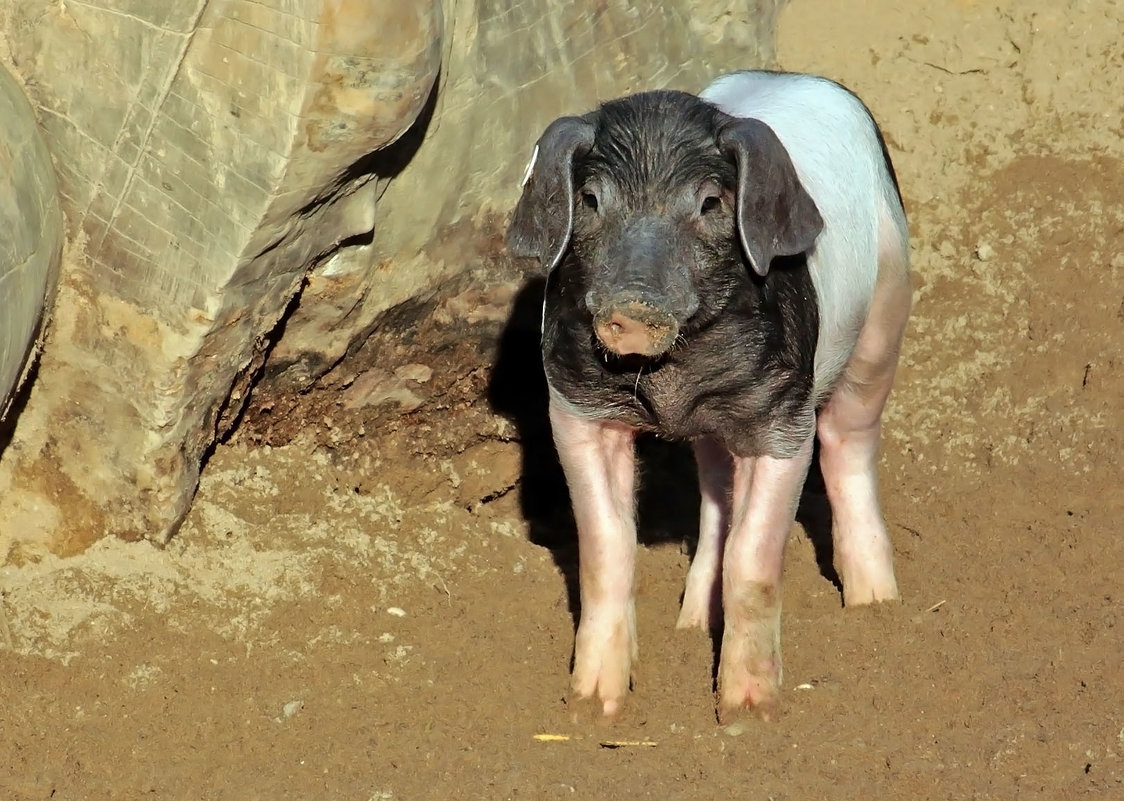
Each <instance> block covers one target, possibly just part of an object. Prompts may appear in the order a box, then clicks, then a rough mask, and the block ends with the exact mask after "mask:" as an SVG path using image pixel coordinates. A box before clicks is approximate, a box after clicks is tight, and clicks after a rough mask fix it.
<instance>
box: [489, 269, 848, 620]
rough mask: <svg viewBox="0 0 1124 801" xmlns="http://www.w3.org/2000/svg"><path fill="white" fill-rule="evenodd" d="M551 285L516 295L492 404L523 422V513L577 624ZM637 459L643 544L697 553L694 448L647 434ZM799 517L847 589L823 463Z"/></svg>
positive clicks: (574, 546) (532, 284)
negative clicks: (550, 350)
mask: <svg viewBox="0 0 1124 801" xmlns="http://www.w3.org/2000/svg"><path fill="white" fill-rule="evenodd" d="M544 286H545V282H544V280H543V279H542V278H541V277H535V278H532V279H530V280H529V281H528V282H527V283H526V284H525V285H524V287H523V288H522V290H521V291H520V292H519V293H518V295H517V296H516V299H515V303H514V305H513V307H512V311H511V315H510V317H509V318H508V321H507V323H506V325H505V327H504V331H503V334H502V335H501V337H500V342H499V346H498V349H497V353H496V360H495V364H494V366H493V369H492V377H491V380H490V382H489V385H488V401H489V403H490V404H491V406H492V409H493V410H494V411H495V412H496V413H498V414H501V415H503V416H505V417H506V418H508V419H509V420H511V421H512V423H513V424H514V425H515V428H516V431H517V436H518V439H519V443H520V446H521V449H522V475H521V478H520V482H519V489H518V492H519V496H518V497H519V505H520V511H521V513H522V515H523V517H524V519H525V520H526V521H527V523H528V525H529V528H530V540H531V542H533V543H535V544H536V545H540V546H542V547H544V548H547V549H549V551H550V553H551V556H552V558H553V559H554V562H555V564H556V565H557V566H558V569H559V571H560V572H561V573H562V575H563V576H564V578H565V581H566V590H567V596H568V604H569V610H570V614H571V616H572V617H573V621H574V625H575V627H576V626H577V623H578V618H579V613H580V593H579V589H578V542H577V530H576V527H575V524H574V518H573V513H572V510H571V508H570V497H569V493H568V491H567V488H566V478H565V476H564V475H563V473H562V467H561V465H560V464H559V462H558V455H557V453H556V451H555V449H554V441H553V439H552V437H551V432H550V420H549V418H548V415H547V402H548V395H547V386H546V376H545V375H544V373H543V367H542V356H541V352H540V349H539V345H540V325H541V320H542V300H543V289H544ZM637 462H638V464H639V471H640V479H641V480H640V481H639V482H638V486H639V495H638V498H637V512H638V520H637V531H638V537H639V540H640V543H641V545H653V544H658V543H684V544H685V546H686V548H687V550H688V551H689V552H690V553H691V555H692V556H693V555H694V548H695V544H696V537H697V526H698V506H699V488H698V481H697V478H696V475H695V464H694V458H693V456H692V454H691V448H690V446H688V445H687V444H685V443H674V442H665V441H662V440H659V439H657V438H655V437H649V436H642V437H640V439H639V440H638V442H637ZM797 520H798V521H799V522H800V523H801V525H802V526H803V527H804V529H805V531H806V532H807V534H808V536H809V538H810V539H811V541H812V543H813V546H814V548H815V553H816V562H817V565H818V566H819V569H820V573H821V574H822V575H823V576H824V577H825V578H827V579H828V580H829V581H832V582H833V583H834V584H835V585H836V586H837V587H838V586H840V585H839V580H838V577H837V576H836V574H835V570H834V569H833V568H832V550H831V510H830V507H829V506H828V504H827V498H826V496H825V495H824V491H823V479H822V478H821V477H820V475H819V470H818V467H816V466H815V462H813V468H812V472H811V474H810V475H809V477H808V481H807V482H806V485H805V491H804V495H803V497H802V498H801V502H800V508H799V511H798V512H797ZM673 622H674V621H669V623H668V624H669V625H671V624H672V623H673Z"/></svg>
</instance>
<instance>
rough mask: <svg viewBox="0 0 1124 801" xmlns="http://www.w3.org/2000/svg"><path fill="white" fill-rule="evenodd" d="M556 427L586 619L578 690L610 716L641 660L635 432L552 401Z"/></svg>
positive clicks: (575, 679) (577, 663)
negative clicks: (635, 601)
mask: <svg viewBox="0 0 1124 801" xmlns="http://www.w3.org/2000/svg"><path fill="white" fill-rule="evenodd" d="M550 421H551V426H552V428H553V432H554V442H555V446H556V447H557V449H558V456H559V459H560V461H561V462H562V468H563V470H564V471H565V473H566V483H567V485H568V486H569V489H570V498H571V501H572V503H573V507H574V518H575V520H576V522H577V526H578V560H579V567H578V569H579V577H578V578H579V585H580V588H581V589H580V592H581V618H580V620H579V622H578V631H577V635H576V638H575V642H574V672H573V676H572V687H573V690H574V694H575V695H576V696H577V697H578V698H594V697H596V698H597V699H598V700H599V701H600V702H601V710H602V712H603V714H604V715H605V716H606V717H612V716H613V715H615V714H616V713H617V712H618V711H619V710H620V707H621V704H622V703H623V701H624V698H625V695H627V693H628V689H629V681H630V678H631V673H632V663H633V661H634V660H635V659H636V656H637V648H636V615H635V611H634V608H633V598H632V592H633V575H634V571H635V562H636V523H635V513H634V506H633V494H634V487H635V448H634V439H635V432H634V431H633V430H632V429H631V428H629V427H628V426H624V425H621V424H619V423H613V422H605V421H597V420H589V419H586V418H583V417H579V416H577V415H575V414H573V413H572V412H569V411H567V410H566V409H564V408H562V406H561V405H560V404H557V403H555V402H553V401H552V402H551V405H550Z"/></svg>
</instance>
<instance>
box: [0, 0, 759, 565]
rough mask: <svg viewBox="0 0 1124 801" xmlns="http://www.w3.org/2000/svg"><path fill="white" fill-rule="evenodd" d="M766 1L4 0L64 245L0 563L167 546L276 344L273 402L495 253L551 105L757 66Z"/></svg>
mask: <svg viewBox="0 0 1124 801" xmlns="http://www.w3.org/2000/svg"><path fill="white" fill-rule="evenodd" d="M777 5H778V0H751V1H750V2H730V0H664V1H663V2H654V0H648V1H646V2H644V1H642V2H627V0H601V2H598V3H593V4H565V3H555V2H551V0H522V1H521V2H520V1H518V0H509V1H508V2H495V0H481V1H480V2H477V3H458V2H454V0H445V2H438V1H437V0H416V1H415V2H401V0H361V1H360V0H291V2H287V3H285V4H276V7H271V5H270V4H269V3H262V2H257V1H254V2H251V1H250V0H227V1H226V2H205V0H193V2H188V3H175V2H169V1H168V0H163V1H162V2H136V1H130V2H122V1H121V0H90V2H84V3H58V2H55V0H22V2H20V3H17V4H14V6H13V5H10V4H5V5H4V7H3V8H0V58H3V57H4V55H5V54H7V60H9V61H10V63H11V64H13V65H14V67H15V69H16V70H17V71H18V72H19V73H20V74H21V75H22V76H23V77H24V79H25V80H26V83H27V85H28V87H29V89H28V94H29V95H30V96H31V98H32V101H33V103H34V104H35V105H36V107H37V112H38V115H39V118H40V121H41V127H42V131H43V134H44V136H45V138H46V140H47V143H48V145H49V147H50V148H51V150H52V151H53V153H54V156H55V161H56V165H57V170H58V173H59V179H60V186H61V194H62V200H63V210H64V212H65V215H66V220H67V233H68V235H69V238H70V242H71V244H72V247H71V248H70V249H69V251H68V252H70V253H72V255H73V258H71V259H68V262H67V264H66V265H65V267H64V276H63V280H62V286H61V289H60V293H59V298H58V303H57V312H56V314H55V321H54V324H53V328H52V331H51V335H50V340H49V344H48V347H47V348H46V351H45V353H44V356H43V359H42V364H41V368H40V370H39V377H38V380H37V382H36V384H35V386H34V388H33V390H32V392H31V394H30V397H29V399H28V403H27V405H26V408H24V409H23V411H22V413H21V415H20V417H19V420H18V425H17V427H16V430H15V436H14V439H13V442H12V444H11V446H10V447H8V448H7V449H6V450H5V451H4V452H3V453H2V454H0V521H2V522H0V560H2V559H3V554H4V553H6V552H8V551H10V550H11V548H12V545H13V544H18V545H19V546H20V547H21V548H22V549H27V550H34V549H35V548H37V547H46V548H50V549H51V550H54V551H56V552H65V551H72V550H76V549H79V548H81V547H84V546H85V545H87V544H88V543H90V542H92V541H93V540H94V539H96V538H98V537H101V536H103V535H106V534H114V535H118V536H123V537H129V538H139V537H148V538H150V539H152V540H155V541H157V542H163V541H165V540H166V539H167V538H168V537H169V536H170V535H171V534H172V533H173V532H174V531H175V529H176V527H177V525H178V524H179V522H180V521H181V520H182V518H183V515H184V514H185V513H186V510H187V508H188V505H189V503H190V499H191V497H192V494H193V492H194V490H195V487H196V484H197V480H198V474H199V469H200V464H201V461H202V460H203V458H204V455H205V454H206V452H207V450H208V448H210V447H211V446H212V445H213V443H214V442H215V440H216V438H217V437H219V436H221V435H222V434H223V433H224V432H225V431H226V430H227V429H228V428H229V426H230V425H231V423H232V421H234V420H236V419H237V416H238V413H239V411H240V409H241V408H242V405H243V403H244V402H245V399H246V396H247V393H248V388H249V386H250V384H251V382H252V381H253V380H255V378H256V377H257V376H259V375H260V373H261V370H262V366H263V365H264V364H265V362H266V360H267V358H269V359H270V360H271V363H272V365H273V369H272V370H271V371H270V375H271V376H274V377H275V378H274V385H273V389H274V391H278V390H291V389H295V388H300V387H302V386H304V385H306V384H307V383H308V382H309V381H312V380H314V379H315V378H316V377H317V376H318V375H320V374H321V373H323V372H324V370H326V369H327V368H328V367H329V366H331V365H332V364H334V363H335V362H336V361H338V359H339V358H341V357H342V356H343V354H344V353H345V352H346V351H347V350H348V348H349V347H350V346H351V345H352V344H353V343H354V342H355V341H356V340H357V338H361V337H362V336H363V335H364V334H365V333H366V332H367V331H369V330H370V329H371V327H372V325H373V324H374V322H375V321H376V320H378V319H379V317H380V315H382V314H383V313H384V312H386V311H387V310H388V309H390V308H391V307H393V306H395V305H397V304H400V303H402V302H403V301H406V300H408V299H410V298H413V297H416V296H418V295H420V294H425V293H432V292H434V291H435V290H436V289H437V288H438V287H440V286H442V285H443V283H444V282H446V281H447V280H448V278H449V277H450V276H451V275H453V274H455V273H457V272H459V271H463V270H464V269H465V267H466V266H468V262H470V261H471V254H472V253H473V252H479V250H480V249H481V248H483V247H485V246H486V244H487V243H494V241H495V238H496V234H497V232H498V231H499V230H500V226H501V222H502V219H501V218H502V216H503V214H504V213H505V212H506V210H507V209H508V208H509V207H510V206H511V204H512V203H513V202H514V199H515V197H516V194H517V192H518V183H519V177H520V175H521V173H522V170H523V168H524V165H525V163H526V160H527V157H528V155H529V151H530V147H531V145H532V144H533V141H534V139H535V137H536V136H537V134H538V132H539V131H540V130H541V129H542V127H544V126H545V124H546V123H547V122H548V121H549V120H550V119H552V118H553V117H555V116H557V115H559V114H561V113H564V112H567V111H572V110H575V109H582V108H588V107H590V106H592V105H594V104H595V103H596V102H597V101H598V100H601V99H605V98H608V97H611V96H615V95H619V94H622V93H626V92H629V91H633V90H637V89H641V88H653V87H660V86H676V87H680V88H686V89H697V88H699V87H700V86H701V85H702V84H703V83H704V82H705V80H706V78H707V77H708V76H709V75H711V74H713V73H715V72H718V71H721V70H728V69H736V68H743V67H751V66H757V65H761V64H763V63H767V62H768V61H769V59H770V58H771V39H772V31H773V24H774V18H775V15H776V6H777ZM282 321H284V326H283V331H284V334H283V336H280V332H281V330H282V327H281V326H279V324H280V323H281V322H282ZM6 544H7V547H5V545H6Z"/></svg>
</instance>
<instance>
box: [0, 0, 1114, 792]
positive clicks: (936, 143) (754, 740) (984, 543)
mask: <svg viewBox="0 0 1124 801" xmlns="http://www.w3.org/2000/svg"><path fill="white" fill-rule="evenodd" d="M1122 14H1124V9H1122V8H1121V6H1120V5H1119V4H1118V3H1115V2H1111V1H1110V0H1075V1H1074V2H1068V3H1066V2H1058V1H1057V0H1023V1H1022V2H1003V1H1002V0H1000V1H999V2H996V0H993V1H992V2H989V3H978V2H969V1H968V0H959V1H958V2H951V1H950V0H942V1H941V2H932V3H916V4H914V3H900V2H891V1H890V0H869V2H865V3H861V4H860V3H837V2H834V1H833V0H793V2H792V3H791V5H790V7H789V8H788V9H787V10H786V11H785V12H784V14H783V15H782V19H781V23H780V34H779V57H780V63H781V65H782V66H784V67H785V68H789V69H797V70H808V71H815V72H821V73H824V74H827V75H830V76H832V77H835V78H837V79H840V80H842V81H843V82H845V83H846V84H848V85H849V86H851V87H852V88H853V89H854V90H856V91H857V92H858V93H859V94H860V95H861V96H863V97H864V98H865V99H867V101H868V102H869V104H870V106H871V107H872V108H873V110H874V112H875V114H876V116H877V117H878V119H879V120H880V121H881V122H882V124H883V126H884V128H885V131H886V134H887V138H888V141H889V143H890V149H891V153H892V155H893V157H894V159H895V162H896V165H897V168H898V175H899V178H900V181H901V184H902V188H903V192H904V195H905V198H906V202H907V207H908V210H909V212H910V214H911V225H912V232H913V264H914V270H915V284H916V294H915V305H914V309H915V313H914V317H913V321H912V324H911V327H910V331H909V335H908V340H907V343H906V347H905V352H904V357H903V363H902V368H901V371H900V376H899V380H898V384H897V390H896V392H895V395H894V397H893V398H892V401H891V407H890V409H889V410H888V414H887V419H886V427H885V428H886V437H885V443H884V448H883V451H884V453H883V460H882V477H883V496H884V506H885V512H886V516H887V520H888V522H889V524H890V527H891V530H892V534H893V536H894V539H895V548H896V558H897V566H898V578H899V582H900V584H901V587H902V589H903V593H904V600H903V602H902V603H901V604H895V605H886V606H881V607H878V608H874V609H859V610H844V609H842V608H841V600H840V594H839V592H838V590H837V588H836V586H835V585H834V584H833V583H832V581H831V580H830V569H829V568H828V567H827V565H824V568H823V569H822V570H821V568H820V563H822V562H823V561H824V555H823V554H822V553H821V554H817V551H816V547H815V546H814V545H813V540H812V539H810V538H809V536H808V535H807V533H806V532H805V529H804V528H802V527H799V526H798V527H796V528H794V530H793V535H792V538H791V541H790V545H789V548H788V554H787V561H786V577H785V581H786V587H785V606H784V614H783V628H784V650H785V660H786V664H785V679H786V685H785V688H784V692H783V703H784V709H783V713H782V715H781V717H780V719H779V720H778V721H776V722H773V723H769V724H765V723H760V722H753V723H750V724H748V725H739V726H737V727H734V728H726V729H723V728H720V727H718V726H717V725H716V723H715V717H714V706H713V704H714V698H713V687H712V672H713V667H714V666H713V647H712V644H711V642H710V641H709V639H708V638H707V637H706V636H705V635H703V634H702V633H701V632H697V633H683V632H677V631H675V630H674V628H673V623H674V620H675V616H676V612H677V604H678V601H679V594H680V592H681V589H682V581H683V578H684V575H685V569H686V565H687V556H686V553H687V550H688V546H687V545H685V543H684V540H685V537H686V538H687V539H688V540H689V536H690V534H691V529H692V527H693V518H694V511H693V504H694V503H695V502H696V497H695V496H692V493H694V492H695V489H694V486H693V483H692V482H693V479H691V477H690V473H691V468H690V465H689V464H686V465H684V464H682V462H681V460H679V459H678V457H679V456H681V455H682V452H681V451H680V450H679V449H676V448H673V447H667V446H660V445H659V444H658V443H646V445H645V449H644V454H645V456H646V457H647V461H648V464H649V467H648V468H647V470H646V473H645V481H646V485H647V491H646V492H645V495H644V497H643V498H642V501H641V512H642V538H643V540H644V542H645V547H644V548H642V550H641V553H640V557H639V572H640V575H639V595H638V599H637V612H638V617H639V632H640V646H641V662H640V665H639V668H638V675H637V680H636V683H635V692H634V693H633V695H632V697H631V699H630V702H629V707H628V711H627V714H626V716H625V719H624V720H623V721H621V722H620V723H619V724H617V725H614V726H612V727H604V726H602V725H598V724H594V723H590V722H587V721H586V720H585V719H584V718H578V719H577V720H576V721H575V719H574V714H573V713H574V710H573V709H572V708H571V707H570V706H568V705H567V703H566V700H565V696H566V691H567V668H568V664H569V660H570V656H571V648H572V644H573V617H572V614H573V607H574V605H575V599H574V598H573V592H572V588H573V579H574V566H575V562H574V558H575V553H574V547H573V531H572V524H571V523H570V522H569V520H568V518H567V515H566V506H565V495H564V494H563V492H562V490H561V488H560V482H561V479H560V476H559V475H558V473H557V467H556V465H554V463H553V462H552V455H551V451H550V449H549V445H548V441H547V440H546V438H545V437H546V430H545V427H544V425H545V421H544V420H543V417H542V415H543V408H544V407H543V398H542V383H541V381H542V379H541V374H539V373H537V372H536V368H535V356H534V353H535V346H536V343H535V341H534V339H535V320H534V315H533V311H534V310H533V305H534V304H533V301H534V291H535V286H534V285H533V284H532V285H531V286H530V288H529V289H527V290H525V291H523V292H521V293H520V294H518V295H515V293H514V289H515V288H514V287H511V286H506V287H504V286H501V287H499V288H497V290H496V291H495V292H494V293H492V294H491V295H487V294H484V295H480V296H478V297H477V296H471V295H470V296H462V297H459V298H456V299H454V301H450V302H447V303H445V304H444V305H443V306H442V307H441V308H439V309H436V310H435V311H434V318H435V319H436V320H437V321H438V322H439V323H441V324H444V325H446V326H448V327H452V328H456V327H457V326H459V325H462V324H463V323H464V320H465V319H468V320H469V322H474V323H478V324H479V325H480V326H483V327H482V328H480V329H479V330H480V331H484V334H486V333H487V325H493V326H494V327H497V328H498V326H500V325H501V324H502V323H503V321H504V320H505V319H506V317H507V311H508V309H509V307H510V306H511V303H512V301H513V300H514V301H515V307H516V309H517V313H516V314H515V315H514V316H513V318H512V319H511V321H510V323H508V324H507V333H506V335H505V337H504V340H503V347H502V349H501V352H500V354H499V356H498V358H497V361H496V365H495V369H494V370H493V369H491V366H490V365H483V364H480V363H471V362H467V361H464V360H463V359H460V360H458V359H459V358H460V357H459V356H458V354H461V353H462V351H460V350H458V349H457V348H446V349H444V350H438V351H434V352H424V351H423V352H422V353H421V354H420V355H417V354H415V357H414V358H415V360H416V363H413V364H411V365H409V366H408V367H405V368H401V367H400V368H399V369H398V370H397V373H396V374H394V375H391V373H390V372H380V371H378V370H376V369H373V368H372V369H370V370H365V369H364V368H365V367H370V366H371V365H362V364H358V365H352V366H351V367H345V368H344V369H345V371H346V370H348V369H349V370H351V374H348V375H340V376H337V377H336V382H335V385H334V387H333V391H331V392H329V391H328V390H324V391H320V392H316V393H311V394H310V395H309V396H306V397H305V398H303V399H301V403H300V404H299V405H298V406H297V407H295V408H291V409H290V408H286V409H285V410H284V414H277V413H274V412H271V411H270V407H269V406H268V405H265V406H262V405H259V407H257V408H256V409H255V410H254V411H253V412H252V414H250V415H248V419H247V420H246V421H245V423H244V424H243V426H242V428H241V429H240V430H239V432H238V433H237V434H236V436H235V437H234V438H233V439H232V440H231V441H230V442H228V443H226V444H224V445H223V446H221V447H219V448H218V449H217V451H216V452H215V454H214V456H213V457H212V459H211V460H210V462H209V464H208V466H207V469H206V471H205V473H204V477H203V481H202V485H201V488H200V492H199V495H198V498H197V500H196V503H195V506H194V508H193V511H192V513H191V515H190V517H189V519H188V520H187V522H186V524H185V526H184V528H183V529H182V531H181V533H180V534H179V535H178V536H177V537H176V538H175V539H174V540H173V542H172V543H171V544H170V545H169V547H168V548H167V549H166V550H163V551H161V550H157V549H155V548H153V547H151V546H149V545H147V544H144V543H123V542H118V541H103V542H102V543H100V544H98V545H96V546H95V547H94V548H92V549H91V550H89V551H87V552H86V553H84V554H82V555H80V556H77V557H72V558H69V559H65V560H62V559H48V560H46V561H42V562H39V563H35V564H24V565H20V566H9V567H5V568H0V588H3V591H4V594H3V598H2V601H3V610H4V611H5V613H6V614H5V616H6V619H7V623H8V626H7V629H5V628H4V626H3V625H2V624H0V635H2V636H0V799H17V800H18V801H23V800H24V799H46V798H54V799H66V800H67V801H69V800H70V799H115V798H121V799H138V798H154V799H282V798H283V799H358V800H359V801H373V800H374V799H459V798H465V799H554V798H598V799H601V798H605V799H615V798H660V799H703V798H712V797H736V798H751V799H761V801H765V799H774V800H775V801H780V800H781V799H785V800H786V801H796V800H798V799H820V798H874V799H883V798H885V799H891V798H894V799H1009V798H1026V799H1038V798H1041V799H1069V798H1106V799H1107V798H1124V616H1122V614H1121V610H1122V608H1124V607H1122V600H1124V585H1122V583H1121V573H1122V568H1124V539H1122V537H1121V533H1122V532H1121V523H1122V521H1124V490H1122V488H1121V486H1120V484H1121V478H1122V474H1121V460H1120V452H1121V449H1122V448H1124V203H1122V198H1124V144H1122V143H1124V122H1122V112H1121V98H1122V97H1124V45H1122V42H1124V25H1122V19H1121V15H1122ZM561 111H564V110H562V109H560V112H561ZM528 309H530V312H528V311H527V310H528ZM520 310H521V311H520ZM458 315H459V316H458ZM484 334H481V336H484ZM403 347H405V345H403ZM403 352H406V351H403ZM377 398H383V399H386V400H390V401H392V402H393V403H391V405H390V406H389V407H387V406H385V405H384V406H375V405H364V403H365V402H369V401H370V400H372V399H377ZM394 404H397V405H398V406H406V407H412V406H415V405H418V404H420V405H418V408H417V409H416V410H415V411H413V412H411V413H409V414H407V415H405V416H403V415H402V414H401V413H400V412H398V411H394V408H395V407H394ZM815 497H816V493H815V492H814V488H813V491H812V492H811V493H810V495H809V498H810V501H809V504H810V505H814V501H815ZM539 734H555V735H566V736H568V739H555V740H548V741H543V740H540V739H536V737H535V735H539ZM612 742H617V743H620V742H624V743H626V744H624V745H618V746H617V747H612V745H611V743H612Z"/></svg>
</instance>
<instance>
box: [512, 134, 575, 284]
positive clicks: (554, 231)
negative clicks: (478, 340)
mask: <svg viewBox="0 0 1124 801" xmlns="http://www.w3.org/2000/svg"><path fill="white" fill-rule="evenodd" d="M592 147H593V125H592V124H591V123H589V122H587V121H586V120H584V119H581V118H580V117H562V118H560V119H557V120H555V121H554V122H552V123H551V124H550V125H549V126H548V127H547V129H546V131H545V132H543V135H542V137H541V138H540V139H539V142H538V144H537V145H535V151H534V155H533V156H531V163H530V164H529V165H528V167H527V177H526V178H525V179H524V181H523V196H522V197H520V198H519V203H518V205H516V207H515V213H514V214H513V215H512V217H511V225H510V226H509V227H508V229H507V246H508V248H509V249H510V250H511V252H512V253H513V254H514V255H516V256H536V257H538V260H539V263H540V264H541V265H542V267H543V269H545V270H546V271H547V272H548V273H549V272H550V271H551V270H553V269H554V267H555V266H556V265H557V264H558V262H560V261H561V260H562V254H564V253H565V252H566V246H567V245H568V244H569V242H570V232H571V230H572V229H573V225H574V158H575V157H581V156H584V155H585V154H586V153H588V152H589V150H590V149H591V148H592Z"/></svg>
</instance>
